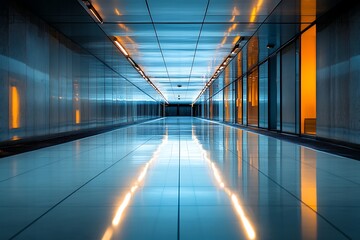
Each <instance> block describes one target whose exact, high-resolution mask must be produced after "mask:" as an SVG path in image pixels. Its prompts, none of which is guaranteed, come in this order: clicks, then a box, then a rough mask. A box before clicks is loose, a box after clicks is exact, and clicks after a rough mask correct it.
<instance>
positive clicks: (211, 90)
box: [209, 85, 214, 119]
mask: <svg viewBox="0 0 360 240" xmlns="http://www.w3.org/2000/svg"><path fill="white" fill-rule="evenodd" d="M212 95H213V85H211V86H210V87H209V96H210V97H211V96H212ZM209 113H210V116H209V118H210V119H213V118H214V104H213V99H212V97H211V98H210V99H209Z"/></svg>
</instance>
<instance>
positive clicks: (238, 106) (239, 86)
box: [236, 52, 243, 124]
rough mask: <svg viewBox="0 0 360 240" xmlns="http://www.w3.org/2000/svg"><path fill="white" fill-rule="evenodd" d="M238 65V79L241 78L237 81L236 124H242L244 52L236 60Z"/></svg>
mask: <svg viewBox="0 0 360 240" xmlns="http://www.w3.org/2000/svg"><path fill="white" fill-rule="evenodd" d="M236 63H237V73H236V74H237V77H240V78H239V79H238V80H237V81H236V109H237V111H236V112H237V117H236V122H237V123H239V124H242V114H243V112H242V111H243V109H242V108H243V107H242V106H243V104H242V93H243V89H242V88H243V86H242V78H241V75H242V52H240V53H239V54H238V56H237V58H236Z"/></svg>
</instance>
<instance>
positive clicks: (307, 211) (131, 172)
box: [0, 117, 360, 240]
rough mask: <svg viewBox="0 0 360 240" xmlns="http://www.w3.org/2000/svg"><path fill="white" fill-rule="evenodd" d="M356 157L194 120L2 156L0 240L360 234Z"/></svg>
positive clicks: (355, 236) (177, 120)
mask: <svg viewBox="0 0 360 240" xmlns="http://www.w3.org/2000/svg"><path fill="white" fill-rule="evenodd" d="M359 172H360V163H359V162H358V161H355V160H352V159H346V158H343V157H339V156H336V155H331V154H327V153H324V152H319V151H315V150H312V149H309V148H306V147H302V146H300V145H296V144H293V143H289V142H286V141H281V140H277V139H275V138H271V137H267V136H263V135H258V134H255V133H251V132H247V131H244V130H240V129H237V128H233V127H229V126H225V125H222V124H219V123H215V122H210V121H208V120H201V119H198V118H190V117H178V118H176V117H173V118H171V117H170V118H161V119H158V120H153V121H148V122H146V123H143V124H137V125H132V126H128V127H124V128H120V129H118V130H114V131H111V132H107V133H103V134H99V135H95V136H92V137H87V138H83V139H79V140H75V141H72V142H68V143H64V144H60V145H55V146H52V147H48V148H43V149H39V150H35V151H31V152H26V153H22V154H18V155H14V156H11V157H7V158H2V159H0V177H1V179H0V195H1V197H0V239H103V240H106V239H132V240H137V239H158V240H160V239H164V240H165V239H166V240H167V239H169V240H170V239H183V240H192V239H194V240H197V239H208V240H209V239H316V238H318V239H359V238H360V232H359V231H358V229H357V228H358V226H357V225H358V223H359V222H360V175H359V174H358V173H359Z"/></svg>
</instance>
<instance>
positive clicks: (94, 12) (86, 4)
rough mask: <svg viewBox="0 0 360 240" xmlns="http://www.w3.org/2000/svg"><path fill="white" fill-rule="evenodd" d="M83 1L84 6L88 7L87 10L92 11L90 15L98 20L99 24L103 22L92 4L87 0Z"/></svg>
mask: <svg viewBox="0 0 360 240" xmlns="http://www.w3.org/2000/svg"><path fill="white" fill-rule="evenodd" d="M83 3H84V4H85V6H86V7H87V8H88V9H89V11H90V12H91V13H92V15H93V16H94V17H95V18H96V20H98V21H99V22H100V23H101V24H102V23H103V22H104V21H103V19H102V17H101V16H100V14H99V13H98V12H97V11H96V9H95V8H94V6H93V5H92V4H91V2H90V1H89V0H83Z"/></svg>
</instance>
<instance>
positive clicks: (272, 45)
mask: <svg viewBox="0 0 360 240" xmlns="http://www.w3.org/2000/svg"><path fill="white" fill-rule="evenodd" d="M274 47H275V45H274V44H272V43H268V45H266V48H267V49H271V48H274Z"/></svg>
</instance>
